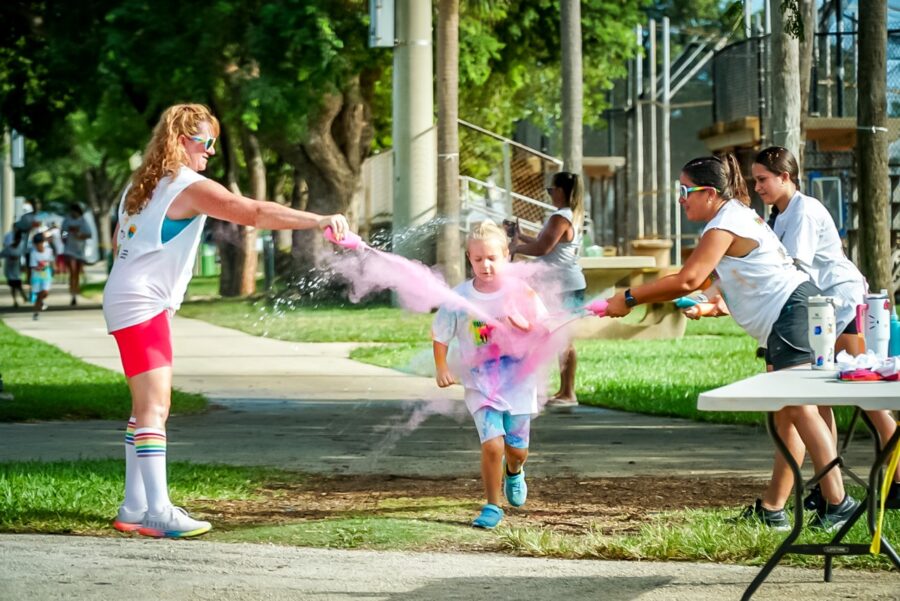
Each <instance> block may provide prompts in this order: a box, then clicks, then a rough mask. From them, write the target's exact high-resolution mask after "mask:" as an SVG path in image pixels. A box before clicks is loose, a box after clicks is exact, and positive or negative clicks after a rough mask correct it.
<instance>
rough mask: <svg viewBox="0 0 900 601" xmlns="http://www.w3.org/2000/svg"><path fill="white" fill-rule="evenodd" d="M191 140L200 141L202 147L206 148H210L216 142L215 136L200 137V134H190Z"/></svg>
mask: <svg viewBox="0 0 900 601" xmlns="http://www.w3.org/2000/svg"><path fill="white" fill-rule="evenodd" d="M191 140H193V141H194V142H202V143H203V148H205V149H206V150H210V149H211V148H212V147H213V146H215V144H216V138H215V137H214V136H210V137H208V138H202V137H200V136H191Z"/></svg>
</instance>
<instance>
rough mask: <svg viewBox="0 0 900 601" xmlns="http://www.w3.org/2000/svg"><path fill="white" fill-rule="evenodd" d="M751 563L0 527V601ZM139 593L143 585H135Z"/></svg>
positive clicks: (559, 583)
mask: <svg viewBox="0 0 900 601" xmlns="http://www.w3.org/2000/svg"><path fill="white" fill-rule="evenodd" d="M756 571H757V568H753V567H743V566H723V565H715V564H693V563H679V562H671V563H659V562H624V561H597V560H586V561H572V560H559V559H535V558H522V557H510V556H507V555H491V554H472V553H468V554H461V553H460V554H439V553H397V552H373V551H338V550H329V549H298V548H290V547H277V546H271V545H243V544H219V543H209V542H204V541H154V540H146V539H143V540H141V539H128V540H126V539H98V538H91V537H60V536H32V535H0V599H3V600H4V601H72V600H78V601H109V600H110V599H131V598H136V597H141V596H143V597H146V598H152V599H165V600H167V601H288V600H291V601H297V600H314V601H350V600H365V601H462V600H475V599H478V600H482V599H483V600H485V601H507V600H508V601H523V600H526V599H546V600H547V601H557V600H560V599H566V600H567V601H581V600H585V601H588V600H590V601H632V600H633V601H725V600H731V599H739V598H740V595H741V593H742V592H743V590H744V588H745V587H746V586H747V583H748V582H750V580H751V579H752V578H753V576H754V575H755V573H756ZM898 585H900V578H898V577H897V575H896V573H884V572H882V573H878V574H871V573H866V572H856V571H848V570H841V569H838V570H837V571H836V572H835V577H834V582H832V583H829V584H824V583H822V574H821V572H819V571H815V570H799V569H786V568H781V569H778V570H776V571H775V572H774V573H773V575H772V577H771V578H770V580H769V581H767V582H766V583H764V584H763V586H762V587H761V588H760V589H759V591H758V592H757V594H756V595H755V596H754V597H753V599H754V600H755V601H776V600H777V601H783V600H785V599H790V600H791V601H823V600H825V599H856V600H864V601H876V600H878V601H888V600H891V599H897V598H898V597H900V586H898ZM137 591H145V592H144V593H143V594H141V593H140V592H137Z"/></svg>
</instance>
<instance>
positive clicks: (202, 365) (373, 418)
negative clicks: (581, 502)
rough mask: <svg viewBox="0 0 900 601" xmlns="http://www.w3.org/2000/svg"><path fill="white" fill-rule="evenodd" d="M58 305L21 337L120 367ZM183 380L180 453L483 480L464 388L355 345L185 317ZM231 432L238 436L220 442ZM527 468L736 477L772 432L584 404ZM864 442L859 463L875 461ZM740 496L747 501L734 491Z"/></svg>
mask: <svg viewBox="0 0 900 601" xmlns="http://www.w3.org/2000/svg"><path fill="white" fill-rule="evenodd" d="M76 309H77V310H68V308H59V307H55V306H51V308H50V310H48V311H46V312H45V313H44V314H43V315H42V316H41V318H40V320H39V321H32V320H31V314H30V313H28V312H16V313H9V312H7V313H5V314H3V315H2V317H3V319H4V321H5V322H6V323H7V324H8V325H9V326H11V327H13V328H14V329H16V330H17V331H18V332H20V333H22V334H25V335H28V336H32V337H35V338H38V339H40V340H43V341H45V342H48V343H51V344H54V345H56V346H58V347H60V348H61V349H63V350H65V351H67V352H69V353H71V354H73V355H75V356H77V357H81V358H83V359H84V360H86V361H89V362H91V363H94V364H97V365H100V366H102V367H107V368H110V369H114V370H118V371H121V365H120V363H119V357H118V353H117V350H116V346H115V342H114V341H113V338H112V337H111V336H109V335H107V333H106V330H105V327H104V323H103V317H102V314H101V312H100V310H99V308H96V307H95V308H89V307H84V306H81V307H78V308H76ZM174 333H175V385H176V386H177V387H179V388H181V389H183V390H187V391H192V392H199V393H203V394H205V395H207V396H208V397H209V398H210V399H212V401H213V403H214V407H213V410H211V411H209V412H208V413H206V414H204V415H194V416H177V415H176V416H173V417H172V418H171V420H170V422H169V432H170V438H169V445H170V447H169V449H170V450H169V453H170V458H171V459H173V460H186V461H198V462H204V461H210V462H217V463H223V462H224V463H230V464H239V465H272V466H279V467H283V468H290V469H298V470H303V471H309V472H318V473H350V474H352V473H385V474H405V475H420V474H430V475H461V476H477V475H478V473H479V472H478V469H479V467H478V457H479V446H478V443H477V437H476V434H475V431H474V428H473V427H472V425H471V418H470V417H469V416H468V414H467V413H466V410H465V406H464V405H463V403H462V401H461V398H462V394H461V393H462V391H461V389H460V388H459V387H453V388H451V389H443V390H442V389H439V388H438V387H437V386H436V385H435V384H434V382H433V381H432V379H430V378H422V377H416V376H410V375H405V374H401V373H399V372H396V371H393V370H390V369H384V368H380V367H375V366H371V365H366V364H362V363H359V362H356V361H352V360H350V359H349V358H348V354H349V352H350V350H351V349H352V348H353V346H354V345H353V344H343V343H337V344H330V343H329V344H325V343H294V342H284V341H279V340H274V339H270V338H262V337H256V336H251V335H248V334H244V333H242V332H238V331H236V330H230V329H226V328H220V327H217V326H214V325H210V324H208V323H206V322H202V321H197V320H191V319H184V318H180V317H176V318H175V322H174ZM122 428H123V424H122V423H118V422H106V421H87V422H47V423H36V424H0V440H3V441H4V442H5V443H6V444H4V445H2V446H0V461H5V460H16V459H37V460H54V459H64V458H70V457H71V449H72V448H73V447H72V446H71V445H72V444H73V443H75V442H76V441H77V443H78V445H77V448H79V454H80V456H81V457H83V458H104V457H114V458H118V457H120V456H121V452H122V450H121V449H122V446H121V438H122V433H121V431H122ZM223 440H227V441H228V444H227V445H222V441H223ZM531 448H532V452H533V455H532V457H531V458H530V460H529V465H530V468H531V471H530V473H532V474H534V475H541V476H553V475H556V476H558V475H566V474H571V475H584V476H591V477H601V476H633V475H661V474H665V475H691V476H698V475H699V476H714V475H732V476H734V475H738V476H748V477H757V478H765V477H766V476H767V475H768V472H769V469H770V466H771V461H772V454H773V447H772V444H771V442H770V441H769V439H768V437H767V435H766V433H765V431H764V429H762V428H753V427H745V426H721V425H712V424H703V423H696V422H691V421H687V420H679V419H669V418H659V417H650V416H642V415H635V414H629V413H623V412H617V411H608V410H603V409H597V408H590V407H579V408H578V409H577V410H576V411H575V412H574V413H572V414H568V415H567V414H545V415H543V416H541V417H540V418H539V419H537V420H535V422H534V424H533V434H532V446H531ZM870 452H871V449H870V445H868V444H863V443H859V444H856V445H855V448H854V452H853V454H852V455H851V464H853V465H863V464H865V463H866V462H867V461H869V460H870V459H869V453H870ZM737 501H739V500H737Z"/></svg>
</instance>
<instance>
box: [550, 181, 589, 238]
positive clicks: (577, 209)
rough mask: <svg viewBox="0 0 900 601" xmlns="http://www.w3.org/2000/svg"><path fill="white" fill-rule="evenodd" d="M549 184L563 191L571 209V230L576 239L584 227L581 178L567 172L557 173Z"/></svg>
mask: <svg viewBox="0 0 900 601" xmlns="http://www.w3.org/2000/svg"><path fill="white" fill-rule="evenodd" d="M550 183H551V185H553V187H555V188H560V189H561V190H562V191H563V196H565V198H566V203H567V205H568V207H569V208H570V209H572V228H573V229H574V230H575V237H576V238H578V237H579V236H580V235H581V229H582V228H583V227H584V182H583V181H582V180H581V176H580V175H578V174H577V173H571V172H569V171H559V172H557V173H554V174H553V179H552V180H550Z"/></svg>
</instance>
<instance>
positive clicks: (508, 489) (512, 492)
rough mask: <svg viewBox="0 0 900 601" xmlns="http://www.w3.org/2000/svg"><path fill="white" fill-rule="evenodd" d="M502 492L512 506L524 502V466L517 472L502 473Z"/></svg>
mask: <svg viewBox="0 0 900 601" xmlns="http://www.w3.org/2000/svg"><path fill="white" fill-rule="evenodd" d="M503 492H504V494H506V500H507V501H509V504H510V505H512V506H513V507H521V506H522V505H524V504H525V499H527V498H528V484H526V483H525V468H524V467H523V468H522V469H520V470H519V473H518V474H515V475H513V476H510V475H509V474H505V475H504V478H503Z"/></svg>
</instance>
